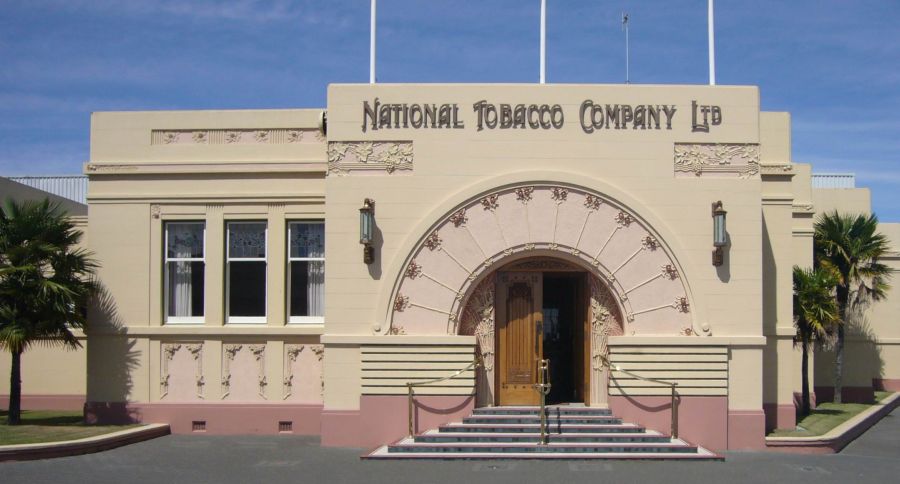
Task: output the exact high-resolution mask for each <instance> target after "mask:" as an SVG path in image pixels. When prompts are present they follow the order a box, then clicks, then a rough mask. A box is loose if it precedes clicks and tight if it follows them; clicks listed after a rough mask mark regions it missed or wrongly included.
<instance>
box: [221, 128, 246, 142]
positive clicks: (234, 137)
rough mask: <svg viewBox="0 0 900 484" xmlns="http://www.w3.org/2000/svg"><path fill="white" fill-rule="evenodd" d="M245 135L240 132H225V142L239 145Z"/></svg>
mask: <svg viewBox="0 0 900 484" xmlns="http://www.w3.org/2000/svg"><path fill="white" fill-rule="evenodd" d="M242 135H243V133H241V132H240V131H226V132H225V142H226V143H239V142H240V141H241V138H242Z"/></svg>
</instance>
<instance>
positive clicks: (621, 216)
mask: <svg viewBox="0 0 900 484" xmlns="http://www.w3.org/2000/svg"><path fill="white" fill-rule="evenodd" d="M632 223H634V217H632V216H631V215H629V214H627V213H625V212H619V213H618V214H617V215H616V225H618V226H619V227H628V226H629V225H631V224H632Z"/></svg>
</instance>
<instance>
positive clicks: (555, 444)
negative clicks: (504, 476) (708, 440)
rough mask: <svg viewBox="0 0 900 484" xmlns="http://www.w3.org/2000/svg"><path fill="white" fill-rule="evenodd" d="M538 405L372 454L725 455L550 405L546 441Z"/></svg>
mask: <svg viewBox="0 0 900 484" xmlns="http://www.w3.org/2000/svg"><path fill="white" fill-rule="evenodd" d="M538 412H539V410H538V408H537V407H490V408H478V409H475V411H474V412H473V414H472V415H470V416H468V417H465V418H463V420H462V422H455V423H449V424H446V425H442V426H441V427H440V428H438V429H433V430H428V431H426V432H423V433H421V434H419V435H416V436H414V437H405V438H403V439H401V440H399V441H397V442H395V443H393V444H390V445H384V446H381V447H379V448H378V449H376V450H375V451H374V452H372V453H371V454H369V455H367V456H364V458H368V459H654V460H656V459H666V460H684V459H700V460H721V459H722V457H721V456H719V455H716V454H715V453H713V452H710V451H708V450H706V449H704V448H703V447H699V446H696V445H691V444H689V443H687V442H685V441H683V440H681V439H676V438H672V437H670V436H668V435H664V434H661V433H659V432H656V431H654V430H648V429H645V428H644V427H641V426H638V425H635V424H630V423H623V422H622V420H621V419H619V418H616V417H614V416H613V415H612V414H611V413H610V411H609V410H607V409H600V408H590V407H576V406H564V405H561V406H549V407H547V410H546V412H547V428H548V431H549V439H548V440H549V443H548V444H545V445H541V444H540V432H541V430H540V416H539V413H538Z"/></svg>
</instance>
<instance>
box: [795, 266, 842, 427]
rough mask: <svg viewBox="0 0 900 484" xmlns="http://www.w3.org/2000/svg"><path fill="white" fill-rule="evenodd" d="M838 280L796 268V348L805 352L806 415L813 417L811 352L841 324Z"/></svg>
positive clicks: (802, 363) (820, 271)
mask: <svg viewBox="0 0 900 484" xmlns="http://www.w3.org/2000/svg"><path fill="white" fill-rule="evenodd" d="M836 283H837V279H836V277H835V276H834V274H833V273H832V272H830V271H827V270H824V269H821V268H817V269H802V268H800V267H798V266H794V325H795V326H796V327H797V335H796V336H795V337H794V345H795V346H797V345H799V346H800V348H801V349H802V350H803V357H802V359H801V360H800V371H801V373H802V376H801V378H802V381H803V384H802V389H801V391H802V414H803V415H809V407H810V405H809V348H810V346H812V345H813V344H814V343H819V342H822V341H823V340H824V339H825V338H826V337H827V336H828V334H830V333H831V332H832V330H833V329H834V327H835V326H836V325H837V323H838V322H839V318H838V307H837V302H836V301H835V300H834V295H833V291H834V286H835V284H836Z"/></svg>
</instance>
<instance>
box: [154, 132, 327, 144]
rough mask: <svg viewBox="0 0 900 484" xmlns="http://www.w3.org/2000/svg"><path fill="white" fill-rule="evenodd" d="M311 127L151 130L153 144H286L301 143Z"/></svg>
mask: <svg viewBox="0 0 900 484" xmlns="http://www.w3.org/2000/svg"><path fill="white" fill-rule="evenodd" d="M312 131H314V130H313V129H309V128H251V129H154V130H152V131H151V132H150V144H151V145H178V144H195V145H198V144H205V145H222V144H233V143H248V144H285V143H299V142H301V140H302V139H303V133H304V132H312ZM315 131H318V130H315Z"/></svg>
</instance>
